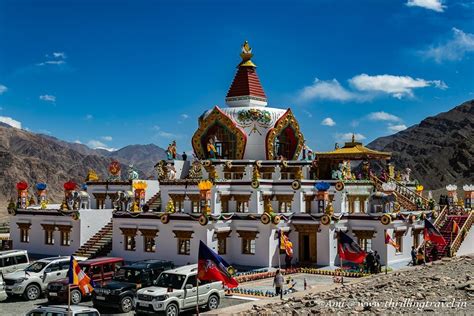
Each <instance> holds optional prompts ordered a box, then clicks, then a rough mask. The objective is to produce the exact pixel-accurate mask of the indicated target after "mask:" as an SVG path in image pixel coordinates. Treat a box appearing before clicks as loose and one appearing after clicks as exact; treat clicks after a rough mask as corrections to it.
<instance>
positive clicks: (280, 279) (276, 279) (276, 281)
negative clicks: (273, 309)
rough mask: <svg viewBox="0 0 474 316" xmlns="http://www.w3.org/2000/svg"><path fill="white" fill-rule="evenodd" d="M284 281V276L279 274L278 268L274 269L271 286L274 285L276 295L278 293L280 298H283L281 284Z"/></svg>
mask: <svg viewBox="0 0 474 316" xmlns="http://www.w3.org/2000/svg"><path fill="white" fill-rule="evenodd" d="M284 283H285V278H284V277H283V274H281V271H280V269H278V270H277V271H276V274H275V277H274V278H273V286H274V287H275V293H276V295H278V294H280V299H283V285H284Z"/></svg>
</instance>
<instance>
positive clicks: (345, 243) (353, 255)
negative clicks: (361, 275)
mask: <svg viewBox="0 0 474 316" xmlns="http://www.w3.org/2000/svg"><path fill="white" fill-rule="evenodd" d="M337 252H338V254H339V257H341V259H344V260H347V261H351V262H354V263H362V262H364V260H365V257H366V256H367V253H366V252H365V251H364V250H362V248H360V246H359V245H358V244H357V243H356V242H355V241H354V240H352V238H351V237H349V236H347V235H346V234H345V233H343V232H342V231H341V232H339V236H338V246H337Z"/></svg>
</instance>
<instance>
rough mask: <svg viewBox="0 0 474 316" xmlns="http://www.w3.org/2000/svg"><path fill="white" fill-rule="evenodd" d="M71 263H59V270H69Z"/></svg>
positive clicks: (67, 261)
mask: <svg viewBox="0 0 474 316" xmlns="http://www.w3.org/2000/svg"><path fill="white" fill-rule="evenodd" d="M70 263H71V262H70V261H69V260H66V261H61V262H59V269H60V270H69V265H70Z"/></svg>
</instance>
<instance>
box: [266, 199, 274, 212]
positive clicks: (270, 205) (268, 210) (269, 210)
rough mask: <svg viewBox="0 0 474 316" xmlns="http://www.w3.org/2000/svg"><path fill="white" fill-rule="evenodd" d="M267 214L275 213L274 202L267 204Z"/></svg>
mask: <svg viewBox="0 0 474 316" xmlns="http://www.w3.org/2000/svg"><path fill="white" fill-rule="evenodd" d="M265 213H268V214H271V213H273V207H272V202H271V201H268V202H267V203H266V204H265Z"/></svg>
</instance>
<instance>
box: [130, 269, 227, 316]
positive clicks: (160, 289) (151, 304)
mask: <svg viewBox="0 0 474 316" xmlns="http://www.w3.org/2000/svg"><path fill="white" fill-rule="evenodd" d="M196 278H197V264H192V265H188V266H184V267H180V268H177V269H173V270H167V271H163V273H161V275H160V277H159V278H158V280H156V281H155V282H154V285H153V286H151V287H147V288H142V289H140V290H138V292H137V299H136V307H135V312H136V314H137V315H140V314H157V313H163V312H164V313H165V314H166V315H169V316H172V315H173V316H174V315H179V313H180V312H182V311H185V310H190V309H193V308H196V299H197V297H196V296H197V293H198V291H199V305H200V307H206V308H207V309H209V310H213V309H216V308H218V307H219V304H220V301H221V300H222V298H223V297H224V294H225V293H224V286H223V285H222V282H221V281H219V282H208V281H200V282H199V288H196Z"/></svg>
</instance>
